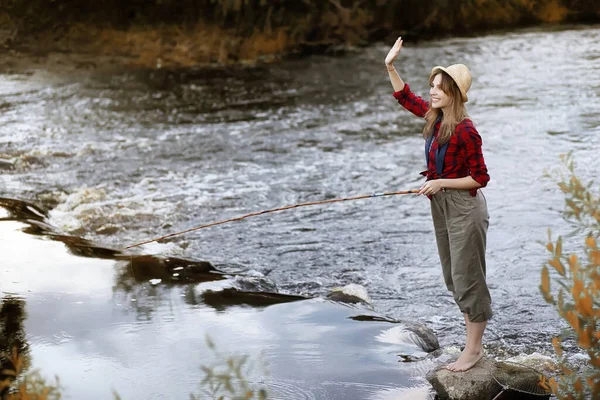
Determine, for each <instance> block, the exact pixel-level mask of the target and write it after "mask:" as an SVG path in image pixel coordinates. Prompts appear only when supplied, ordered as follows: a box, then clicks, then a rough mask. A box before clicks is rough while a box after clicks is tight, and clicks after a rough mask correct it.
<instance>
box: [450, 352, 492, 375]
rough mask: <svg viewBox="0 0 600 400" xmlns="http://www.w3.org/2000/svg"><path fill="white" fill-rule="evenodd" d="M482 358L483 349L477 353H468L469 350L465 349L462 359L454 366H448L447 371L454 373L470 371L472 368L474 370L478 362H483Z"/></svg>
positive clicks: (459, 358)
mask: <svg viewBox="0 0 600 400" xmlns="http://www.w3.org/2000/svg"><path fill="white" fill-rule="evenodd" d="M482 357H483V349H479V350H478V351H475V352H471V351H467V349H465V350H463V352H462V353H461V354H460V357H458V360H456V361H455V362H453V363H452V364H448V365H447V366H446V369H448V370H450V371H453V372H464V371H468V370H470V369H471V368H473V366H474V365H475V364H477V361H479V360H481V358H482Z"/></svg>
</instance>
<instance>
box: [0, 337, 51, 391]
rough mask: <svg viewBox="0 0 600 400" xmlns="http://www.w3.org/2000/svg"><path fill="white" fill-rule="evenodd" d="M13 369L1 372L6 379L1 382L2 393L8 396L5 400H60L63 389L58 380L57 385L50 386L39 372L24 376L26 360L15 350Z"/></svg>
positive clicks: (11, 359) (0, 389)
mask: <svg viewBox="0 0 600 400" xmlns="http://www.w3.org/2000/svg"><path fill="white" fill-rule="evenodd" d="M10 361H11V363H12V368H6V369H3V370H2V371H1V375H2V376H3V377H4V379H3V380H2V381H0V393H4V392H5V391H7V392H8V394H7V395H6V396H5V397H3V399H5V400H60V399H61V388H60V384H59V381H58V378H56V383H55V384H49V383H47V382H46V380H45V379H44V378H43V377H42V375H41V374H40V373H39V371H37V370H34V371H30V372H27V373H25V374H23V375H22V376H20V375H21V373H22V372H23V370H24V367H25V364H26V360H25V358H24V357H22V356H21V354H19V353H18V352H17V350H16V349H15V350H14V351H13V354H12V355H11V356H10Z"/></svg>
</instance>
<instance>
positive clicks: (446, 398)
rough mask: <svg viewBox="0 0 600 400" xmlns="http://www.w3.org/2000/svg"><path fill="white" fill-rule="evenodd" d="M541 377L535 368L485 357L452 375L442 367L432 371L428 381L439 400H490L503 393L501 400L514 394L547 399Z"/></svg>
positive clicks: (512, 396)
mask: <svg viewBox="0 0 600 400" xmlns="http://www.w3.org/2000/svg"><path fill="white" fill-rule="evenodd" d="M541 376H542V374H540V373H539V372H537V371H536V370H534V369H531V368H528V367H524V366H521V365H518V364H513V363H505V362H496V361H494V360H493V359H491V358H488V357H484V358H482V359H481V360H480V361H479V362H478V363H477V364H475V366H474V367H473V368H471V369H470V370H468V371H465V372H452V371H449V370H447V369H446V368H445V365H442V366H439V367H437V368H435V369H434V370H432V371H429V373H427V376H426V378H427V380H428V381H429V383H431V386H433V389H434V390H435V391H436V393H437V396H438V398H439V399H440V400H458V399H460V400H490V399H492V398H495V397H496V396H497V395H499V394H500V393H501V392H502V395H501V396H500V397H498V399H508V398H514V395H515V394H518V395H519V399H529V398H531V399H534V398H535V399H538V400H541V399H548V398H550V395H549V393H548V392H545V391H543V390H542V389H541V387H540V385H539V381H540V377H541ZM496 380H497V381H496ZM498 382H500V383H502V385H503V386H504V390H503V386H500V384H499V383H498ZM511 389H519V391H515V390H511ZM527 393H531V395H530V396H529V395H527ZM544 393H545V394H544Z"/></svg>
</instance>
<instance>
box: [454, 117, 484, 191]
mask: <svg viewBox="0 0 600 400" xmlns="http://www.w3.org/2000/svg"><path fill="white" fill-rule="evenodd" d="M460 136H461V138H462V139H463V142H464V145H465V149H466V158H465V162H466V164H467V168H468V169H469V175H470V176H471V178H473V179H474V180H475V181H476V182H477V183H479V184H480V185H481V187H485V186H486V185H487V184H488V182H489V181H490V176H489V174H488V170H487V166H486V165H485V160H484V159H483V152H482V151H481V144H482V140H481V136H480V135H479V132H477V129H475V127H474V126H473V125H472V124H468V125H467V126H465V127H464V129H462V132H461V135H460Z"/></svg>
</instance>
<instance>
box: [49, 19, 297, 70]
mask: <svg viewBox="0 0 600 400" xmlns="http://www.w3.org/2000/svg"><path fill="white" fill-rule="evenodd" d="M286 31H287V30H286V29H284V28H279V29H275V30H272V31H271V32H270V33H266V32H259V31H255V32H254V33H252V34H251V35H250V36H248V37H241V36H239V35H236V33H235V32H234V31H232V30H227V29H223V28H221V27H218V26H214V25H206V24H197V25H196V26H195V27H194V28H193V29H182V28H181V27H179V26H176V25H165V26H160V27H134V28H131V29H129V30H117V29H113V28H96V27H90V26H85V25H83V24H76V25H74V26H72V27H71V28H70V29H69V31H68V33H67V34H66V35H65V36H64V37H63V38H61V39H60V40H59V41H58V42H56V43H55V45H54V46H55V47H56V49H57V50H61V51H68V52H82V53H93V54H100V55H103V56H109V57H111V56H112V57H124V58H127V59H128V60H129V64H130V65H132V66H137V67H149V68H160V67H193V66H196V65H210V64H219V65H227V64H233V63H242V64H243V63H252V62H256V61H268V60H270V59H272V58H275V57H276V56H279V55H282V54H285V52H286V51H287V50H289V48H290V47H291V43H290V38H289V36H288V34H287V32H286Z"/></svg>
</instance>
